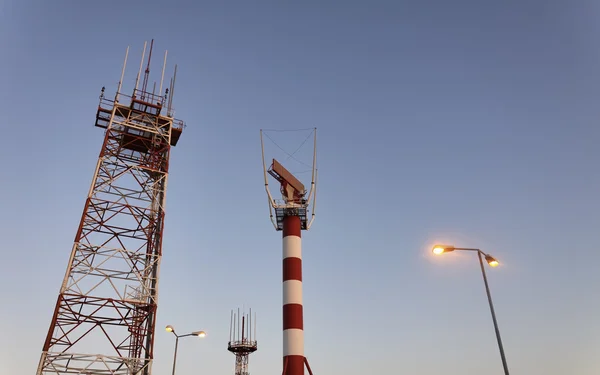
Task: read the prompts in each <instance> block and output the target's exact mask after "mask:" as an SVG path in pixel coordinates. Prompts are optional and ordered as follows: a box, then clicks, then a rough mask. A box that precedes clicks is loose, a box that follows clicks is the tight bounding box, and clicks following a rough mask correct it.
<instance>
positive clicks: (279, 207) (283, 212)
mask: <svg viewBox="0 0 600 375" xmlns="http://www.w3.org/2000/svg"><path fill="white" fill-rule="evenodd" d="M260 146H261V154H262V163H263V174H264V179H265V191H266V192H267V200H268V204H269V216H270V219H271V223H273V227H275V230H277V231H280V230H283V217H284V216H289V215H294V216H300V219H301V222H302V229H303V230H308V229H310V227H311V225H312V223H313V222H314V220H315V207H316V202H317V177H318V176H317V175H318V170H317V128H313V162H312V171H311V172H312V173H311V174H312V178H311V183H310V189H309V191H308V193H306V191H304V192H301V193H302V194H301V196H302V198H301V199H299V200H298V199H292V200H289V199H286V198H285V195H284V194H285V192H284V186H283V184H282V185H281V193H282V199H274V198H273V195H272V194H271V191H270V189H269V178H268V177H267V174H270V175H271V176H273V177H274V178H275V179H276V180H280V179H283V180H285V175H284V176H280V178H277V177H276V175H277V174H278V173H277V171H274V170H273V167H274V165H278V167H280V168H283V170H284V172H287V174H289V176H291V177H292V178H294V179H296V180H297V178H296V177H295V176H294V175H293V174H291V173H290V172H288V171H287V170H286V169H285V167H283V166H282V165H281V163H280V162H278V161H276V160H275V159H273V162H272V163H271V165H270V166H269V168H267V163H266V161H265V144H264V139H263V129H260ZM275 163H277V164H275ZM279 182H280V183H281V181H279ZM300 183H301V182H300ZM292 188H293V185H292ZM294 190H295V191H296V192H298V190H296V189H295V188H294ZM311 203H312V207H311ZM309 207H310V209H309ZM309 211H311V218H310V220H308V212H309ZM273 212H275V218H274V216H273Z"/></svg>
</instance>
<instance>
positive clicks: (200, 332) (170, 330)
mask: <svg viewBox="0 0 600 375" xmlns="http://www.w3.org/2000/svg"><path fill="white" fill-rule="evenodd" d="M165 329H166V331H167V332H171V333H173V334H174V335H175V352H174V353H173V375H175V365H176V364H177V347H178V346H179V338H180V337H188V336H196V337H200V338H202V337H205V336H206V332H204V331H196V332H192V333H186V334H185V335H178V334H177V333H176V332H175V328H173V326H172V325H168V326H167V327H166V328H165Z"/></svg>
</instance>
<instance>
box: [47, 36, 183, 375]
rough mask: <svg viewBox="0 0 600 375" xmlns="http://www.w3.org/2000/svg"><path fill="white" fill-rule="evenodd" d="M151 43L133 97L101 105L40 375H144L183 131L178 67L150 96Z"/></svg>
mask: <svg viewBox="0 0 600 375" xmlns="http://www.w3.org/2000/svg"><path fill="white" fill-rule="evenodd" d="M153 44H154V43H153V41H152V42H151V43H150V48H149V52H148V59H147V65H146V69H145V73H144V75H143V81H142V82H140V78H141V74H142V68H143V65H144V62H145V59H144V56H145V54H146V47H147V43H144V50H143V52H142V58H141V62H140V67H139V70H138V72H137V78H136V80H135V87H134V88H133V90H132V95H131V96H129V95H126V94H123V93H121V89H122V86H123V77H124V74H125V67H126V65H127V57H128V54H129V47H127V52H126V53H125V61H124V63H123V70H122V72H121V80H120V81H119V85H118V88H117V92H116V95H115V97H114V99H113V100H110V99H107V98H105V97H104V88H102V94H101V95H100V104H99V106H98V111H97V114H96V123H95V125H96V126H97V127H100V128H103V129H106V130H105V133H104V141H103V143H102V148H101V150H100V156H99V158H98V162H97V164H96V168H95V171H94V176H93V179H92V183H91V187H90V190H89V193H88V196H87V199H86V200H85V205H84V208H83V215H82V216H81V221H80V223H79V228H78V229H77V233H76V235H75V241H74V244H73V248H72V250H71V256H70V258H69V263H68V266H67V270H66V274H65V277H64V280H63V283H62V285H61V287H60V292H59V294H58V300H57V302H56V307H55V309H54V313H53V315H52V320H51V323H50V329H49V330H48V335H47V337H46V340H45V342H44V345H43V349H42V355H41V358H40V362H39V365H38V369H37V375H49V374H86V375H104V374H106V375H108V374H110V375H116V374H119V375H130V374H136V375H138V374H139V375H149V374H150V373H151V369H152V367H151V366H152V360H153V357H154V353H153V346H154V328H155V322H156V308H157V296H158V289H157V288H158V270H159V265H160V260H161V256H162V239H163V228H164V219H165V194H166V190H167V178H168V172H169V156H170V152H171V146H175V145H176V144H177V141H178V140H179V137H180V135H181V133H182V131H183V127H184V124H183V121H181V120H177V119H175V118H174V117H173V108H172V102H173V93H174V87H175V78H176V75H177V66H175V71H174V75H173V78H171V80H170V85H169V87H168V88H166V90H165V92H164V95H161V93H162V87H163V80H164V72H165V65H166V61H167V53H166V52H165V55H164V62H163V68H162V74H161V77H160V86H159V89H158V92H156V82H155V83H154V87H153V89H152V92H150V91H149V90H148V79H149V74H150V61H151V56H152V46H153Z"/></svg>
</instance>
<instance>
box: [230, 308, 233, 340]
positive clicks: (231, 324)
mask: <svg viewBox="0 0 600 375" xmlns="http://www.w3.org/2000/svg"><path fill="white" fill-rule="evenodd" d="M232 326H233V310H231V318H229V341H232V340H231V329H232Z"/></svg>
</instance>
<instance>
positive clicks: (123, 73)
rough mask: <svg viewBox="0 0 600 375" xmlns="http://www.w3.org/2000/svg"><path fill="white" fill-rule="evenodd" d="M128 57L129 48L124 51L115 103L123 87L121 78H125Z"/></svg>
mask: <svg viewBox="0 0 600 375" xmlns="http://www.w3.org/2000/svg"><path fill="white" fill-rule="evenodd" d="M128 56H129V46H127V49H126V50H125V61H123V69H122V70H121V79H120V80H119V87H117V97H116V98H115V101H116V102H118V101H119V95H120V94H121V87H122V86H123V77H125V67H126V66H127V57H128Z"/></svg>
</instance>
